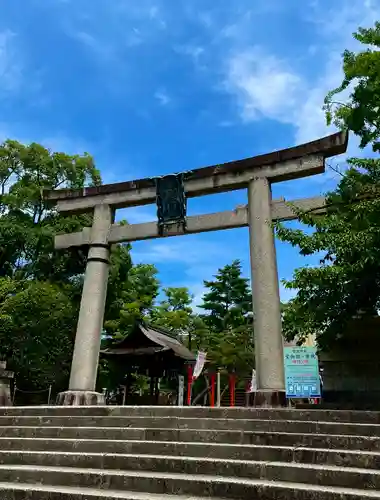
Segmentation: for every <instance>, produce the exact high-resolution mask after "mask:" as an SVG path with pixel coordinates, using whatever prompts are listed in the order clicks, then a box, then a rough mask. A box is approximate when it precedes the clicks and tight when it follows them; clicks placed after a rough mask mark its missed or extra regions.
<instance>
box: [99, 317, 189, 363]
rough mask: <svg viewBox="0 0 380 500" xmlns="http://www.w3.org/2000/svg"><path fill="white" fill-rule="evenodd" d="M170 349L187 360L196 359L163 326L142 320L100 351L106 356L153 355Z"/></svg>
mask: <svg viewBox="0 0 380 500" xmlns="http://www.w3.org/2000/svg"><path fill="white" fill-rule="evenodd" d="M168 351H171V352H172V353H173V354H174V355H175V356H177V357H179V358H182V359H184V360H186V361H194V360H195V355H194V354H193V353H192V352H191V351H190V350H189V349H188V348H187V347H185V346H184V345H183V344H182V343H181V342H180V341H179V340H177V339H176V338H174V337H171V336H170V335H169V334H168V333H166V332H164V330H162V329H161V328H158V327H156V326H152V325H148V324H146V323H142V322H141V323H138V324H137V325H136V327H135V328H134V330H133V331H132V332H131V333H130V334H128V335H127V336H126V337H124V338H123V339H122V340H120V341H119V342H115V343H114V344H113V345H111V346H110V347H107V348H105V349H102V350H101V351H100V352H101V354H104V355H106V356H107V355H124V356H128V355H130V356H152V355H154V354H156V353H160V352H161V353H164V352H168Z"/></svg>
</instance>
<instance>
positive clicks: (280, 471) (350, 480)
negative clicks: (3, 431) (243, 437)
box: [0, 451, 380, 489]
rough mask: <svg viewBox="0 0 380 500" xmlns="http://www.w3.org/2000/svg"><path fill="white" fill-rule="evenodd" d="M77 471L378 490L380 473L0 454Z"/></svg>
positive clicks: (164, 458) (9, 460)
mask: <svg viewBox="0 0 380 500" xmlns="http://www.w3.org/2000/svg"><path fill="white" fill-rule="evenodd" d="M8 465H9V466H10V467H11V468H12V467H14V466H25V467H28V466H29V467H31V468H34V467H38V468H41V467H44V468H46V467H52V468H70V467H72V468H73V469H72V470H73V471H74V473H75V471H76V469H77V468H80V469H90V470H91V471H92V470H109V471H110V472H112V471H115V470H116V472H117V473H119V472H121V471H127V472H128V473H130V472H131V471H148V472H155V473H156V472H158V473H170V474H172V473H175V474H188V475H211V476H223V477H235V478H239V477H240V478H249V479H266V480H268V481H286V482H288V481H290V482H299V483H310V484H318V485H321V486H342V487H347V486H350V487H355V488H363V489H380V472H379V471H378V470H369V469H368V468H356V467H355V468H353V467H339V466H336V465H328V464H325V465H320V464H315V463H314V464H310V463H307V464H305V463H295V462H276V461H271V462H269V461H254V460H241V459H240V460H233V459H218V458H215V457H212V458H211V457H208V458H204V457H202V458H199V457H180V456H171V455H162V454H160V455H137V454H104V453H93V454H88V453H77V452H75V453H62V452H61V453H59V452H58V453H57V452H38V453H33V452H32V453H19V452H4V451H2V452H0V474H1V466H3V467H6V466H8Z"/></svg>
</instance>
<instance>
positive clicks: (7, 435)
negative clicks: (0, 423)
mask: <svg viewBox="0 0 380 500" xmlns="http://www.w3.org/2000/svg"><path fill="white" fill-rule="evenodd" d="M35 437H39V438H45V439H51V438H61V439H78V440H84V439H104V440H110V439H117V440H128V441H131V440H135V441H187V442H198V443H202V442H203V443H225V444H269V445H279V446H311V447H313V448H318V447H320V446H322V447H323V448H345V447H348V448H351V449H362V450H367V451H369V450H372V451H378V450H379V449H380V448H379V447H380V444H379V443H380V439H379V438H378V437H370V436H347V435H328V434H322V435H321V434H294V435H293V434H292V433H290V434H286V433H279V434H277V435H276V434H271V433H269V432H267V433H262V432H248V431H209V430H201V429H158V428H157V429H155V428H153V429H129V428H127V429H120V428H112V429H109V428H98V429H96V428H84V427H73V428H70V427H40V428H38V427H37V428H36V427H32V428H12V427H10V428H2V429H0V440H1V442H2V443H4V442H7V441H10V442H11V441H12V440H13V439H14V438H23V439H24V438H25V439H32V438H35ZM275 438H276V439H275Z"/></svg>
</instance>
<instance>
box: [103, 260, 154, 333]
mask: <svg viewBox="0 0 380 500" xmlns="http://www.w3.org/2000/svg"><path fill="white" fill-rule="evenodd" d="M158 293H159V281H158V279H157V269H156V268H155V267H154V266H153V265H151V264H138V265H136V266H133V267H130V269H129V270H128V272H127V276H126V279H125V280H124V282H120V283H119V287H118V289H117V295H118V298H117V300H114V301H113V302H112V303H111V304H110V312H109V314H107V315H106V322H105V329H106V333H107V336H108V339H109V340H111V341H114V340H120V339H122V338H124V337H125V336H126V335H127V334H128V333H129V332H130V331H131V330H132V328H133V327H134V325H135V324H136V322H138V321H141V320H142V319H144V317H145V316H147V315H148V313H149V311H150V310H151V309H152V307H153V305H154V301H155V298H156V297H157V295H158Z"/></svg>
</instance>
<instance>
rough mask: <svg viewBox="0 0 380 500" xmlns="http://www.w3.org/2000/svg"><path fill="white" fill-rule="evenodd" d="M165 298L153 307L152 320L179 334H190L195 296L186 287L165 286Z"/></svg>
mask: <svg viewBox="0 0 380 500" xmlns="http://www.w3.org/2000/svg"><path fill="white" fill-rule="evenodd" d="M163 291H164V294H165V298H164V299H163V300H162V301H161V302H160V304H159V305H158V306H156V307H155V308H154V309H152V312H151V314H150V320H151V321H152V323H154V324H156V325H157V326H161V327H164V328H165V329H166V330H168V331H170V332H174V333H176V334H177V335H180V334H182V335H183V334H188V332H189V326H190V323H191V317H192V313H193V310H192V308H191V304H192V301H193V297H192V296H191V294H190V292H189V290H188V289H187V288H186V287H179V288H175V287H169V288H164V290H163Z"/></svg>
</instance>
